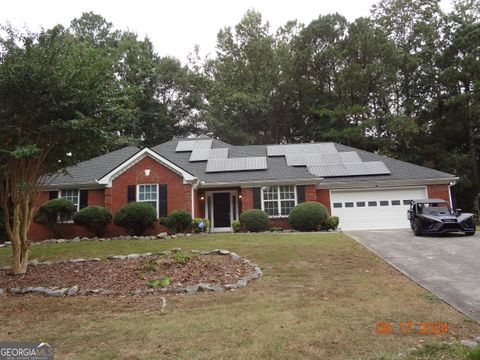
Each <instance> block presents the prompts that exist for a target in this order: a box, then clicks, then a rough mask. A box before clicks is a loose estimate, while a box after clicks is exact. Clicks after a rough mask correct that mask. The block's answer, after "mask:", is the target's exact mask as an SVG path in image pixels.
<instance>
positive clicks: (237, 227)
mask: <svg viewBox="0 0 480 360" xmlns="http://www.w3.org/2000/svg"><path fill="white" fill-rule="evenodd" d="M241 228H242V224H240V221H238V220H233V221H232V229H233V232H236V233H238V232H240V229H241Z"/></svg>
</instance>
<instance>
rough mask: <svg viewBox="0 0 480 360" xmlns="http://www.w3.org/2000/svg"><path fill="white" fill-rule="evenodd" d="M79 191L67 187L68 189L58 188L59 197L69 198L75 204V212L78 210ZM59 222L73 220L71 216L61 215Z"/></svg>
mask: <svg viewBox="0 0 480 360" xmlns="http://www.w3.org/2000/svg"><path fill="white" fill-rule="evenodd" d="M78 193H79V191H78V189H68V190H60V191H59V197H60V198H62V199H67V200H70V201H71V202H73V203H74V205H75V212H77V211H78V210H79V206H80V202H79V198H80V197H79V195H78ZM59 221H60V222H70V221H73V216H67V217H65V218H64V217H63V216H62V217H61V218H60V220H59Z"/></svg>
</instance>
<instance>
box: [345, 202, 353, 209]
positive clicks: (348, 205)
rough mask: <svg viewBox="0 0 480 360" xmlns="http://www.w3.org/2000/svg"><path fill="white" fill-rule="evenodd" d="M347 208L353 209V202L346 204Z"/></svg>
mask: <svg viewBox="0 0 480 360" xmlns="http://www.w3.org/2000/svg"><path fill="white" fill-rule="evenodd" d="M345 207H346V208H347V207H353V202H346V203H345Z"/></svg>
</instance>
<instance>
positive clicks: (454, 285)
mask: <svg viewBox="0 0 480 360" xmlns="http://www.w3.org/2000/svg"><path fill="white" fill-rule="evenodd" d="M346 234H347V235H349V236H350V237H352V238H354V239H355V240H357V241H358V242H360V243H361V244H362V245H364V246H365V247H367V248H368V249H370V250H371V251H373V252H374V253H376V254H377V255H378V256H380V257H381V258H383V259H384V260H385V261H387V262H388V263H389V264H391V265H392V266H394V267H395V268H397V269H398V270H399V271H401V272H402V273H404V274H405V275H406V276H408V277H409V278H410V279H412V280H413V281H415V282H417V283H418V284H420V285H421V286H423V287H424V288H426V289H427V290H429V291H430V292H432V293H434V294H436V295H438V296H440V297H441V298H442V299H443V300H445V301H446V302H447V303H449V304H450V305H452V306H453V307H455V308H456V309H458V310H459V311H461V312H463V313H464V314H466V315H468V316H469V317H471V318H473V319H475V320H477V321H478V322H480V235H478V234H476V235H474V236H463V235H449V236H439V237H433V236H420V237H417V236H414V235H413V233H412V232H411V231H409V230H378V231H373V230H372V231H347V232H346Z"/></svg>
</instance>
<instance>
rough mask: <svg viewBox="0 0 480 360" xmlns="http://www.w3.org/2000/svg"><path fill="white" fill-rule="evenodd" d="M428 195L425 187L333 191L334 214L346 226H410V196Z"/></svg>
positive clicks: (393, 227) (388, 227) (341, 225)
mask: <svg viewBox="0 0 480 360" xmlns="http://www.w3.org/2000/svg"><path fill="white" fill-rule="evenodd" d="M426 197H427V192H426V188H425V187H415V188H403V189H380V190H378V189H375V190H348V191H340V190H338V191H334V190H332V191H331V193H330V200H331V205H332V207H331V209H332V214H333V215H335V216H338V217H339V218H340V225H339V227H340V228H341V229H342V230H361V229H368V230H373V229H403V228H408V227H409V226H410V224H409V222H408V220H407V209H408V208H409V205H410V200H412V199H425V198H426Z"/></svg>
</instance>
